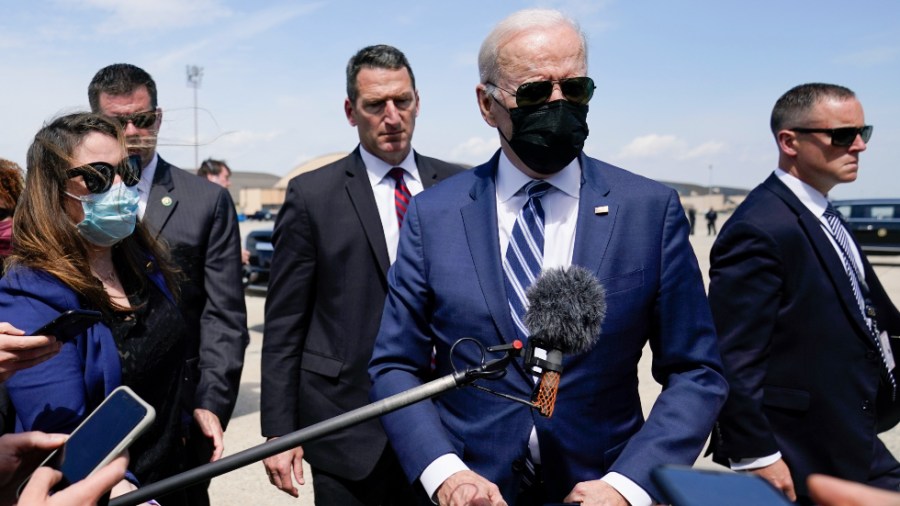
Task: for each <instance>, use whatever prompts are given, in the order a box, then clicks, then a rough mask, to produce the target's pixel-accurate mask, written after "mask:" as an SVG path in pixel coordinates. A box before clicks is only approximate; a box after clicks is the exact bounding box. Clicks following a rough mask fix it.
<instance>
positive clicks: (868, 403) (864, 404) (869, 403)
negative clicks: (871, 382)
mask: <svg viewBox="0 0 900 506" xmlns="http://www.w3.org/2000/svg"><path fill="white" fill-rule="evenodd" d="M870 409H872V401H869V400H865V401H863V402H862V410H863V411H869V410H870Z"/></svg>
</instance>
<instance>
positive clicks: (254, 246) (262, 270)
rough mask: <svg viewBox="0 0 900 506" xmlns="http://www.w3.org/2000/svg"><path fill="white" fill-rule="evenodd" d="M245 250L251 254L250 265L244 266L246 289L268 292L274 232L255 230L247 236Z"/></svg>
mask: <svg viewBox="0 0 900 506" xmlns="http://www.w3.org/2000/svg"><path fill="white" fill-rule="evenodd" d="M245 248H246V249H247V251H249V252H250V264H249V265H245V266H244V288H249V289H252V290H266V289H267V288H268V285H269V267H270V266H271V265H272V253H273V252H274V250H275V249H274V248H273V247H272V230H271V229H264V230H254V231H252V232H250V233H249V234H248V235H247V240H246V243H245Z"/></svg>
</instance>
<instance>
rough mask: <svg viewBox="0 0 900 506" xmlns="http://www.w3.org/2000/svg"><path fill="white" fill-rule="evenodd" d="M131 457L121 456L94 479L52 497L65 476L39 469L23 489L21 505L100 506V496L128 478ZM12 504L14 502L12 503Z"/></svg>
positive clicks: (77, 484)
mask: <svg viewBox="0 0 900 506" xmlns="http://www.w3.org/2000/svg"><path fill="white" fill-rule="evenodd" d="M127 467H128V457H127V456H125V455H121V456H119V457H118V458H116V459H115V460H113V461H112V462H110V463H109V464H107V465H106V466H104V467H103V468H101V469H99V470H98V471H97V472H96V473H94V474H92V475H91V476H89V477H87V478H85V479H83V480H81V481H79V482H78V483H74V484H72V485H69V486H68V487H66V488H65V489H64V490H61V491H59V492H56V493H55V494H53V496H51V495H50V489H51V488H53V486H54V485H56V483H58V482H59V480H61V479H62V473H61V472H59V471H56V470H54V469H51V468H49V467H41V468H38V470H37V471H35V472H34V474H33V475H32V476H31V479H30V480H29V481H28V485H26V486H25V488H24V489H23V490H22V496H21V497H20V498H19V504H27V505H29V506H84V505H88V504H97V501H98V500H99V499H100V497H101V496H102V495H103V494H105V493H106V491H108V490H109V489H111V488H112V487H113V486H114V485H116V484H117V483H119V482H120V481H121V480H122V478H123V477H124V476H125V469H126V468H127ZM9 504H12V503H9Z"/></svg>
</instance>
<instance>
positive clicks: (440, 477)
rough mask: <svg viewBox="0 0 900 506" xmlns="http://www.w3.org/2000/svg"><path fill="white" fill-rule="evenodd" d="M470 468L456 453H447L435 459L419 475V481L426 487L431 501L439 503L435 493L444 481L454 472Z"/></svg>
mask: <svg viewBox="0 0 900 506" xmlns="http://www.w3.org/2000/svg"><path fill="white" fill-rule="evenodd" d="M468 469H469V468H468V467H467V466H466V465H465V464H464V463H463V461H462V459H460V458H459V456H457V455H456V454H455V453H447V454H444V455H441V456H440V457H438V458H436V459H434V461H433V462H432V463H431V464H428V467H426V468H425V470H424V471H422V474H420V475H419V481H420V482H421V483H422V487H423V488H424V489H425V493H426V494H428V497H429V498H431V501H432V502H434V503H435V504H437V501H435V500H434V499H435V497H434V494H436V493H437V489H438V488H439V487H440V486H441V484H442V483H444V482H445V481H447V478H449V477H450V476H452V475H453V474H454V473H458V472H460V471H467V470H468Z"/></svg>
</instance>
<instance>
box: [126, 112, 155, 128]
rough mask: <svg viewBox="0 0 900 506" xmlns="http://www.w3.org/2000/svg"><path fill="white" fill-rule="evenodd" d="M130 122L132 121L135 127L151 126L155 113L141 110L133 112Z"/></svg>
mask: <svg viewBox="0 0 900 506" xmlns="http://www.w3.org/2000/svg"><path fill="white" fill-rule="evenodd" d="M130 119H131V122H132V123H134V126H135V127H137V128H150V127H151V126H153V123H154V122H155V121H156V113H155V112H142V113H138V114H135V115H134V116H132V117H131V118H130Z"/></svg>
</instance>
